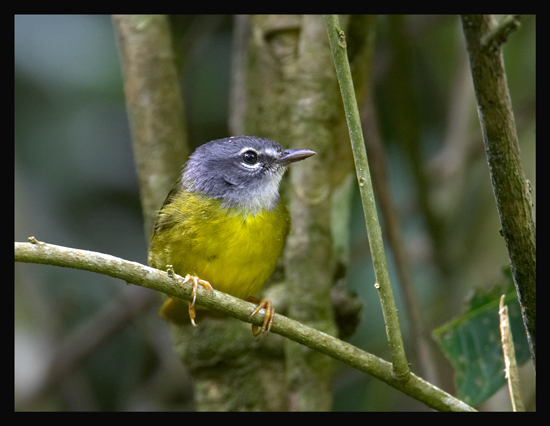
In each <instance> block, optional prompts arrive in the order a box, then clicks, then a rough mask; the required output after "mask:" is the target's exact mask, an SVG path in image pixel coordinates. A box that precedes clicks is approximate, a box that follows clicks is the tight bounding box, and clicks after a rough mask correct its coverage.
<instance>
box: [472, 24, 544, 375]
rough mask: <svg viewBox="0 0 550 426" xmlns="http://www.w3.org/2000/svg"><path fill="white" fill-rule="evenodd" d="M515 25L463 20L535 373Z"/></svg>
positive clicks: (531, 254) (531, 253)
mask: <svg viewBox="0 0 550 426" xmlns="http://www.w3.org/2000/svg"><path fill="white" fill-rule="evenodd" d="M514 22H515V21H514V20H511V19H507V20H505V22H504V23H501V25H498V24H497V23H496V22H495V20H494V19H493V17H492V16H490V15H462V28H463V31H464V36H465V38H466V46H467V50H468V55H469V58H470V68H471V71H472V79H473V82H474V89H475V93H476V99H477V104H478V111H479V121H480V124H481V131H482V133H483V143H484V145H485V153H486V155H487V162H488V164H489V171H490V173H491V183H492V186H493V193H494V195H495V200H496V205H497V210H498V214H499V217H500V223H501V225H502V228H501V234H502V236H503V237H504V240H505V241H506V248H507V249H508V256H509V258H510V266H511V270H512V277H513V278H514V283H515V285H516V291H517V293H518V300H519V303H520V305H521V312H522V315H523V322H524V324H525V329H526V331H527V337H528V340H529V347H530V350H531V356H532V358H533V362H534V365H535V369H536V354H537V344H536V300H537V294H536V278H537V277H536V275H537V270H536V264H537V253H536V235H535V223H534V220H533V211H532V204H531V195H530V184H529V182H528V181H527V180H526V179H525V175H524V173H523V167H522V165H521V155H520V150H519V143H518V136H517V132H516V125H515V121H514V114H513V112H512V101H511V99H510V93H509V91H508V85H507V82H506V73H505V70H504V61H503V58H502V50H501V45H500V43H501V42H502V41H503V40H504V39H505V37H504V38H503V37H502V34H508V33H509V32H510V30H511V29H513V28H517V25H515V24H514ZM499 34H500V35H499ZM488 40H489V41H488ZM495 232H497V230H496V229H495Z"/></svg>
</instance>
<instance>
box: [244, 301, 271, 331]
mask: <svg viewBox="0 0 550 426" xmlns="http://www.w3.org/2000/svg"><path fill="white" fill-rule="evenodd" d="M246 300H248V301H249V302H252V303H258V306H257V307H256V309H254V310H253V311H252V313H251V314H250V316H251V317H252V316H254V315H256V314H257V313H258V312H260V311H261V310H262V309H265V314H264V322H263V324H262V327H261V328H260V327H258V326H257V325H252V334H253V335H254V337H255V338H257V339H260V338H261V337H262V336H263V335H264V333H265V332H266V331H269V330H270V329H271V324H273V318H274V317H275V309H274V308H273V304H272V303H271V300H268V299H259V298H257V297H254V296H250V297H249V298H248V299H246Z"/></svg>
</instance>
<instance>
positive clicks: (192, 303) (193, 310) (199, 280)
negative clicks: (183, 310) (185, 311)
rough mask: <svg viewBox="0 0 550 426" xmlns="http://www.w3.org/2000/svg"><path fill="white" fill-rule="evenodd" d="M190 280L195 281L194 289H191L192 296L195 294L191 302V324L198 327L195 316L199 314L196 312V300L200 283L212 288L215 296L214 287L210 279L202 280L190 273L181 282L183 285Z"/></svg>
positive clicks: (211, 293)
mask: <svg viewBox="0 0 550 426" xmlns="http://www.w3.org/2000/svg"><path fill="white" fill-rule="evenodd" d="M189 281H193V290H192V291H191V296H193V300H192V301H191V302H189V318H191V324H193V327H196V326H197V324H195V317H196V316H197V314H196V312H195V300H196V299H197V292H198V291H199V284H200V285H202V286H203V287H204V288H205V289H207V290H210V296H214V289H213V288H212V286H211V285H210V283H209V282H208V281H204V280H201V279H200V278H199V277H195V276H194V275H190V274H187V275H186V276H185V279H184V280H183V282H182V283H181V284H182V285H183V284H185V283H186V282H189Z"/></svg>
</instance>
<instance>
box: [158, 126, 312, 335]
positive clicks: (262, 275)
mask: <svg viewBox="0 0 550 426" xmlns="http://www.w3.org/2000/svg"><path fill="white" fill-rule="evenodd" d="M314 154H315V152H314V151H310V150H307V149H284V148H283V147H282V146H281V145H280V144H278V143H277V142H274V141H272V140H270V139H266V138H260V137H257V136H233V137H229V138H224V139H218V140H214V141H211V142H208V143H205V144H204V145H201V146H200V147H198V148H197V149H196V150H195V152H194V153H193V154H191V156H190V157H189V160H188V161H187V163H186V164H185V166H184V168H183V173H182V176H181V178H180V179H179V180H178V181H177V182H176V185H175V186H174V188H173V189H172V190H171V191H170V193H169V194H168V197H167V198H166V201H165V202H164V204H163V206H162V208H161V209H160V212H159V214H158V216H157V220H156V222H155V226H154V228H153V232H152V235H151V239H150V243H149V256H148V261H149V265H151V266H152V267H154V268H157V269H161V270H168V271H171V272H175V273H176V274H178V275H181V276H185V280H184V283H186V282H191V283H192V285H193V293H192V294H193V299H192V301H191V302H189V304H188V312H189V317H190V318H191V323H192V324H193V326H196V324H195V320H194V319H195V316H196V313H195V296H196V294H197V290H198V286H199V285H201V286H203V287H205V288H206V289H208V290H210V291H212V288H215V289H216V290H219V291H222V292H224V293H228V294H230V295H232V296H235V297H238V298H241V299H244V300H248V301H250V302H252V303H257V304H258V306H257V307H256V309H255V310H254V311H253V312H252V314H251V316H253V315H255V314H256V313H258V312H260V311H261V310H262V309H265V314H264V320H263V324H262V327H261V328H259V327H257V326H252V333H253V335H254V337H256V338H259V337H261V336H262V335H263V334H264V333H265V332H266V331H269V330H270V328H271V324H272V322H273V317H274V309H273V305H272V303H271V301H270V300H267V299H259V298H256V297H254V294H255V293H257V292H258V291H259V290H260V289H261V288H262V287H263V285H264V284H265V283H266V281H267V280H268V279H269V277H270V276H271V274H272V273H273V270H274V269H275V266H276V264H277V261H278V259H279V256H280V255H281V251H282V250H283V246H284V243H285V240H286V237H287V235H288V233H289V231H290V214H289V212H288V209H287V208H286V205H285V203H284V201H283V200H282V199H281V197H280V196H279V184H280V182H281V179H282V177H283V174H284V172H285V169H286V166H287V165H289V164H291V163H295V162H297V161H301V160H304V159H306V158H308V157H311V156H312V155H314ZM184 306H185V305H184V302H183V301H181V300H180V299H176V298H169V299H168V300H167V301H166V302H165V303H164V304H163V305H162V307H161V308H160V310H159V316H160V317H161V318H164V319H167V320H169V321H172V322H175V323H179V324H182V323H183V321H184V317H185V315H182V312H185V310H182V307H184Z"/></svg>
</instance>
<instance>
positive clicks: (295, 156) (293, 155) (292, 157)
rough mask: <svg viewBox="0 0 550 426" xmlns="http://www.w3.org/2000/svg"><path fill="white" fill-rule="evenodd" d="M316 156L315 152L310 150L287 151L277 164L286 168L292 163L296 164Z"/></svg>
mask: <svg viewBox="0 0 550 426" xmlns="http://www.w3.org/2000/svg"><path fill="white" fill-rule="evenodd" d="M315 154H316V152H315V151H311V150H309V149H285V150H284V151H283V153H282V154H281V156H280V157H279V159H278V160H277V164H280V165H281V166H286V165H288V164H290V163H295V162H296V161H302V160H305V159H306V158H308V157H311V156H312V155H315Z"/></svg>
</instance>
